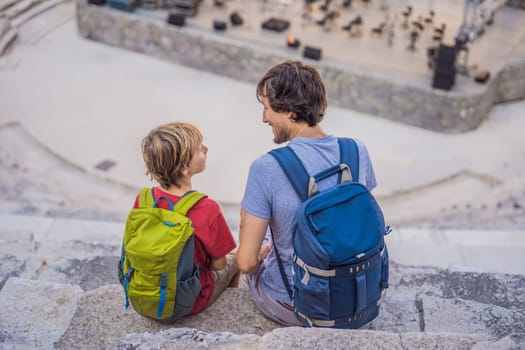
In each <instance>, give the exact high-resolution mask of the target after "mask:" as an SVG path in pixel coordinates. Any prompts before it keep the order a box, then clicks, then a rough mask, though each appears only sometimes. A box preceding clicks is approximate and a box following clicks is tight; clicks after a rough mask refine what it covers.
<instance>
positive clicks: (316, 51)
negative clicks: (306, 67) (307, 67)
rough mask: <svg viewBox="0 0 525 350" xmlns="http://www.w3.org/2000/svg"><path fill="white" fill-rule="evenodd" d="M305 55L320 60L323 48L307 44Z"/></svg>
mask: <svg viewBox="0 0 525 350" xmlns="http://www.w3.org/2000/svg"><path fill="white" fill-rule="evenodd" d="M303 56H304V57H305V58H310V59H312V60H317V61H319V60H320V59H321V49H320V48H318V47H313V46H305V47H304V52H303Z"/></svg>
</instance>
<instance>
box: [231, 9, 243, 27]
mask: <svg viewBox="0 0 525 350" xmlns="http://www.w3.org/2000/svg"><path fill="white" fill-rule="evenodd" d="M230 21H231V23H232V25H233V26H240V25H242V24H243V23H244V20H243V19H242V17H241V15H239V13H238V12H233V13H232V14H231V15H230Z"/></svg>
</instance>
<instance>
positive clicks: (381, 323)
mask: <svg viewBox="0 0 525 350" xmlns="http://www.w3.org/2000/svg"><path fill="white" fill-rule="evenodd" d="M122 230H123V223H121V222H118V223H114V222H103V221H95V220H78V219H58V218H49V217H36V216H23V215H12V214H0V310H2V312H0V348H1V349H175V348H176V349H194V348H199V349H200V348H212V349H268V348H272V349H294V348H295V349H354V348H355V349H421V348H424V349H525V276H524V275H523V274H514V275H511V274H504V273H494V272H483V271H479V268H476V269H472V268H468V267H462V268H455V269H442V268H438V267H430V266H427V267H422V266H410V265H407V264H404V265H401V264H398V263H396V260H397V259H396V255H399V254H401V253H400V252H401V251H399V250H398V249H397V248H395V246H396V245H395V244H394V243H395V242H394V241H392V243H393V244H392V247H393V249H391V252H390V255H391V260H392V263H391V268H390V283H391V285H390V288H389V291H388V295H387V298H386V300H385V302H384V304H383V306H382V309H381V313H380V315H379V317H378V318H377V319H376V320H374V321H373V322H371V323H370V324H368V325H367V326H365V327H364V329H360V330H329V329H304V328H298V327H292V328H286V327H285V328H283V327H281V326H280V325H278V324H276V323H274V322H273V321H270V320H268V319H267V318H265V317H264V316H263V315H262V314H261V313H260V312H259V311H258V310H257V308H256V306H255V305H254V304H253V302H252V301H251V299H250V296H249V294H248V291H247V289H244V288H237V289H228V290H227V291H226V292H225V293H224V294H223V295H222V296H221V297H220V298H219V300H218V301H217V302H215V303H214V304H213V305H212V306H210V307H209V308H208V309H207V310H205V311H204V312H202V313H201V314H198V315H195V316H192V317H188V318H185V319H183V320H180V321H178V322H177V323H175V324H173V325H163V324H160V323H157V322H155V321H152V320H149V319H146V318H143V317H141V316H139V315H138V314H136V313H135V312H134V311H133V310H132V309H131V308H130V309H125V308H124V297H123V293H122V288H121V286H120V285H118V282H117V276H116V266H117V261H118V255H119V252H120V241H121V239H122ZM434 231H435V230H434ZM393 234H394V235H395V234H396V232H395V231H394V233H393ZM434 234H436V233H435V232H434ZM458 234H460V232H458ZM400 257H401V256H400ZM492 258H493V259H497V258H498V257H492ZM403 259H404V260H405V262H407V261H408V260H407V258H406V257H403ZM403 259H401V260H403ZM472 270H478V271H477V272H474V271H472Z"/></svg>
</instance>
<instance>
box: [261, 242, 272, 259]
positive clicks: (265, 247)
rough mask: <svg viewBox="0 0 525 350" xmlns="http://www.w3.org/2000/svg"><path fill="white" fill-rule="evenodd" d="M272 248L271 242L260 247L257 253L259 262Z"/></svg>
mask: <svg viewBox="0 0 525 350" xmlns="http://www.w3.org/2000/svg"><path fill="white" fill-rule="evenodd" d="M271 248H272V241H271V240H268V241H267V242H266V243H264V244H263V245H262V247H261V250H260V251H259V261H261V260H264V259H265V258H266V257H267V256H268V253H269V252H270V249H271Z"/></svg>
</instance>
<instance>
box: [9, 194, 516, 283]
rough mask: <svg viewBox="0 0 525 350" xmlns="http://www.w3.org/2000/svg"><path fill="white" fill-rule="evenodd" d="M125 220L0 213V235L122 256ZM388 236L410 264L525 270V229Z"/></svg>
mask: <svg viewBox="0 0 525 350" xmlns="http://www.w3.org/2000/svg"><path fill="white" fill-rule="evenodd" d="M43 200H44V201H49V200H51V199H49V198H44V199H43ZM237 212H238V211H237ZM227 219H228V223H229V225H230V227H232V231H233V232H234V235H235V236H236V237H237V228H238V222H236V221H235V220H236V219H237V218H236V217H234V216H233V215H229V216H227ZM124 225H125V222H124V220H123V221H120V222H107V221H97V220H79V219H69V218H47V217H39V216H28V215H13V214H0V239H2V235H3V234H4V233H8V232H10V231H15V232H22V231H23V232H28V233H32V234H33V236H32V238H31V239H32V240H34V241H35V247H37V248H35V249H34V250H33V251H32V252H31V253H36V254H38V255H41V256H42V257H43V258H44V259H45V260H46V261H47V262H52V261H56V260H59V259H61V258H64V257H77V258H84V257H88V256H97V255H118V254H119V253H120V246H121V242H122V235H123V232H124ZM72 228H74V229H72ZM237 241H238V240H237ZM386 241H387V244H388V248H389V253H390V258H391V259H392V261H394V262H397V263H401V264H404V265H415V266H433V267H439V268H442V269H454V270H459V271H477V272H494V273H511V274H523V275H525V259H523V256H525V231H494V230H448V229H447V230H437V229H428V230H424V229H409V228H399V229H398V228H394V230H393V232H392V233H391V234H390V235H388V236H387V237H386ZM12 244H15V243H12ZM21 244H22V245H25V244H26V243H21ZM0 251H1V248H0ZM28 253H29V252H28Z"/></svg>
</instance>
